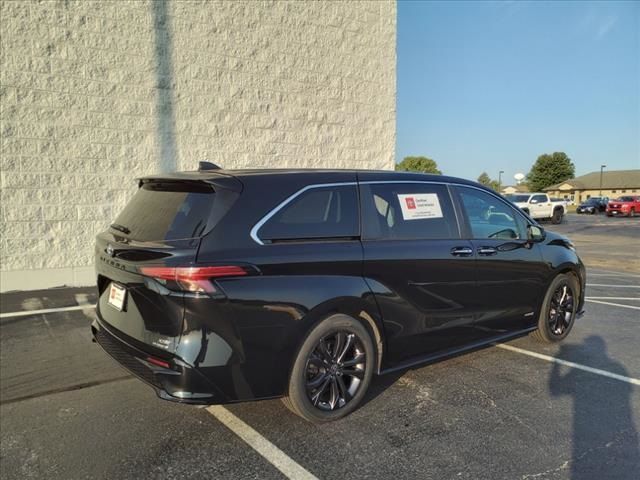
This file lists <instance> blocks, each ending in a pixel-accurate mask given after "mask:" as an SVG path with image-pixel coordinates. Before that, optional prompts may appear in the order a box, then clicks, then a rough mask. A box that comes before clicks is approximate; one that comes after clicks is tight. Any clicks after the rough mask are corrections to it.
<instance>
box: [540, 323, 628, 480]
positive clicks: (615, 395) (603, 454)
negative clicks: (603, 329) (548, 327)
mask: <svg viewBox="0 0 640 480" xmlns="http://www.w3.org/2000/svg"><path fill="white" fill-rule="evenodd" d="M584 350H587V351H589V353H590V355H591V356H592V357H593V360H594V363H595V364H597V365H599V366H600V368H602V369H604V370H606V371H609V372H611V373H615V374H618V375H623V376H628V373H627V371H626V370H625V368H624V367H623V366H622V365H621V364H620V363H618V362H616V361H615V360H613V359H612V358H610V357H609V356H608V355H607V347H606V344H605V342H604V340H603V339H602V338H601V337H599V336H595V335H594V336H590V337H588V338H586V339H585V340H584V342H583V343H582V344H580V345H562V347H561V348H560V351H559V354H558V357H559V358H573V357H574V355H575V354H579V353H580V352H584ZM561 368H562V367H561V366H560V365H559V364H557V363H554V364H553V368H552V370H551V374H550V377H549V390H550V392H551V395H552V396H562V395H567V396H570V397H572V399H573V433H572V435H573V438H572V456H571V460H570V462H569V464H570V469H571V478H572V479H574V480H578V479H580V480H582V479H587V478H594V479H596V478H597V479H601V478H638V477H635V475H637V474H638V472H640V451H639V450H638V432H637V430H636V427H635V425H634V420H633V413H632V409H631V394H632V391H633V388H634V387H633V385H631V384H629V383H626V382H623V381H619V380H610V381H608V382H607V383H606V384H603V383H601V382H599V383H596V382H592V381H589V378H588V377H587V376H586V375H591V374H589V373H585V372H582V371H580V370H575V369H571V370H569V371H567V372H566V373H564V374H563V373H561V372H560V369H561ZM603 385H606V389H607V396H608V398H609V402H608V403H607V404H606V405H605V404H602V403H598V402H594V401H593V396H594V389H598V388H603ZM553 448H554V446H553V444H550V445H549V449H550V453H552V451H553ZM633 472H635V473H633Z"/></svg>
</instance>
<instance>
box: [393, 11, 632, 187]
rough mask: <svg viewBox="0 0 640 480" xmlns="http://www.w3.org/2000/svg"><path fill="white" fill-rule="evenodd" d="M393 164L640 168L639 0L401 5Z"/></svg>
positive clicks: (470, 174)
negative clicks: (560, 162) (419, 160)
mask: <svg viewBox="0 0 640 480" xmlns="http://www.w3.org/2000/svg"><path fill="white" fill-rule="evenodd" d="M397 56H398V70H397V89H398V103H397V144H396V161H401V160H402V158H404V157H406V156H413V155H424V156H427V157H430V158H433V159H434V160H435V161H436V162H437V163H438V166H439V168H440V170H442V171H443V173H444V174H446V175H452V176H457V177H463V178H469V179H473V180H475V179H477V177H478V175H480V173H482V172H483V171H486V172H487V173H488V174H489V175H490V176H491V177H492V178H495V179H497V178H498V172H499V171H500V170H503V171H504V174H503V175H502V184H503V185H506V184H513V183H515V180H514V179H513V176H514V174H516V173H519V172H521V173H524V174H526V173H527V172H528V171H529V170H530V168H531V166H532V165H533V163H534V162H535V160H536V158H537V157H538V156H539V155H541V154H543V153H552V152H554V151H563V152H565V153H566V154H567V155H569V157H570V158H571V159H572V160H573V162H574V164H575V166H576V175H577V176H578V175H582V174H585V173H588V172H591V171H596V170H600V165H602V164H606V165H607V169H608V170H622V169H631V168H640V2H638V1H627V2H616V1H605V2H596V1H567V2H542V1H538V2H521V1H504V2H498V1H496V2H482V1H470V2H464V1H446V2H438V1H407V0H400V1H399V2H398V44H397Z"/></svg>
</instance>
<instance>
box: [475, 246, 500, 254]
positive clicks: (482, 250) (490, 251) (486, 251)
mask: <svg viewBox="0 0 640 480" xmlns="http://www.w3.org/2000/svg"><path fill="white" fill-rule="evenodd" d="M496 253H498V250H496V249H495V248H493V247H479V248H478V255H495V254H496Z"/></svg>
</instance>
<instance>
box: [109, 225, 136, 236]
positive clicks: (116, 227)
mask: <svg viewBox="0 0 640 480" xmlns="http://www.w3.org/2000/svg"><path fill="white" fill-rule="evenodd" d="M109 226H110V227H111V228H113V229H114V230H118V231H119V232H122V233H124V234H125V235H129V234H130V233H131V230H129V229H128V228H127V227H125V226H124V225H120V224H119V223H112V224H111V225H109Z"/></svg>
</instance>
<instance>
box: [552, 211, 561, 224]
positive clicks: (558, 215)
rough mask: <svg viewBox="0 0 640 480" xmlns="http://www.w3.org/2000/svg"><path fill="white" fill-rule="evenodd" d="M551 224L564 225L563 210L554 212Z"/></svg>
mask: <svg viewBox="0 0 640 480" xmlns="http://www.w3.org/2000/svg"><path fill="white" fill-rule="evenodd" d="M551 223H553V224H554V225H557V224H559V223H562V210H561V209H559V208H557V209H556V210H554V211H553V216H552V217H551Z"/></svg>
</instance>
